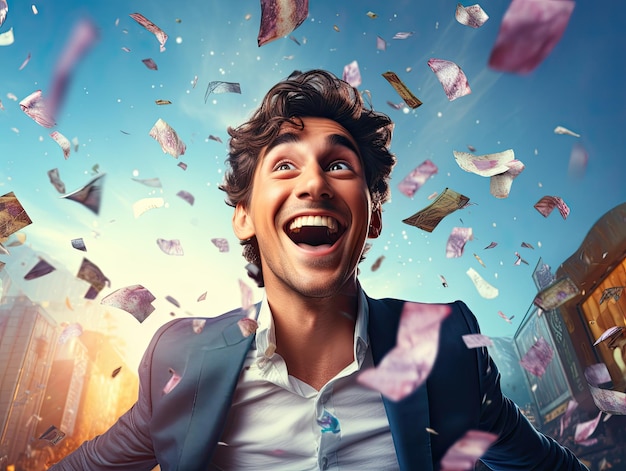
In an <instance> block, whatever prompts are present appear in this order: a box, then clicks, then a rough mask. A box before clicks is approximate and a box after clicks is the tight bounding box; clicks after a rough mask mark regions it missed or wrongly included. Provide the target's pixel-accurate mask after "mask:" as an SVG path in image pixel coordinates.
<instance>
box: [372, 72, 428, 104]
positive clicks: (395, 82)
mask: <svg viewBox="0 0 626 471" xmlns="http://www.w3.org/2000/svg"><path fill="white" fill-rule="evenodd" d="M382 75H383V77H384V78H385V80H387V82H389V84H390V85H391V86H392V87H393V88H394V90H395V91H396V92H398V95H400V98H402V99H403V100H404V102H405V103H406V105H407V106H408V107H409V108H413V109H415V108H417V107H419V106H420V105H421V104H422V102H421V101H420V100H419V99H418V98H417V97H416V96H415V95H413V93H411V90H409V88H408V87H407V86H406V85H405V84H404V82H403V81H402V80H400V78H399V77H398V76H397V75H396V74H395V73H394V72H385V73H384V74H382Z"/></svg>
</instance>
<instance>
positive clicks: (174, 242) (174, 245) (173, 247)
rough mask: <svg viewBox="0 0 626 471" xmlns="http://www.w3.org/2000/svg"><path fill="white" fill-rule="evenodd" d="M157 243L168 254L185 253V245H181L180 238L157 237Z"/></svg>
mask: <svg viewBox="0 0 626 471" xmlns="http://www.w3.org/2000/svg"><path fill="white" fill-rule="evenodd" d="M157 245H158V246H159V248H160V249H161V251H162V252H163V253H165V254H167V255H175V256H182V255H184V251H183V247H182V245H180V240H178V239H171V240H167V239H157Z"/></svg>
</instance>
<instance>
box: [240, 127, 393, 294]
mask: <svg viewBox="0 0 626 471" xmlns="http://www.w3.org/2000/svg"><path fill="white" fill-rule="evenodd" d="M302 121H303V123H304V129H300V128H298V127H294V126H292V125H290V124H285V125H283V127H282V129H281V131H280V133H279V134H278V136H277V138H276V139H275V140H274V142H273V143H271V144H270V145H269V146H268V147H267V148H266V149H264V151H263V152H262V154H261V156H260V159H259V162H258V164H257V168H256V171H255V174H254V178H253V187H252V194H251V199H250V204H249V205H248V206H247V207H245V206H244V205H243V204H239V205H238V206H237V208H236V209H235V215H234V217H233V227H234V229H235V233H236V234H237V236H238V237H239V238H240V239H247V238H250V237H253V236H256V239H257V242H258V246H259V252H260V256H261V262H262V265H263V278H264V281H265V286H266V288H268V289H271V288H273V287H275V288H278V289H281V290H289V291H296V292H299V293H301V294H303V295H305V296H311V297H326V296H331V295H333V294H335V293H338V292H339V291H342V290H343V289H353V288H354V287H355V286H356V283H355V281H356V267H357V264H358V261H359V258H360V256H361V253H362V250H363V246H364V244H365V239H366V238H367V237H368V235H369V236H370V237H377V236H378V234H379V233H380V229H381V218H380V210H378V209H376V210H374V211H372V201H371V197H370V193H369V189H368V187H367V181H366V179H365V172H364V169H363V164H362V161H361V158H360V157H359V155H358V150H357V149H358V148H357V145H356V143H355V142H354V140H353V139H352V137H351V136H350V134H349V133H348V131H346V130H345V129H344V128H343V127H342V126H341V125H339V124H338V123H337V122H335V121H332V120H330V119H325V118H303V119H302ZM370 223H371V226H370Z"/></svg>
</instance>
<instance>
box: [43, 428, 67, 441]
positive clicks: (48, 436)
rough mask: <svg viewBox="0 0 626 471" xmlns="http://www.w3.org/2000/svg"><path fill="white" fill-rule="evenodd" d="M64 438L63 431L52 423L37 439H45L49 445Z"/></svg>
mask: <svg viewBox="0 0 626 471" xmlns="http://www.w3.org/2000/svg"><path fill="white" fill-rule="evenodd" d="M64 438H65V432H62V431H61V430H60V429H58V428H56V427H55V426H54V425H51V426H50V427H48V429H47V430H46V431H45V432H44V433H42V434H41V436H40V437H39V440H45V441H47V442H48V443H50V444H51V445H57V444H58V443H59V442H60V441H61V440H63V439H64Z"/></svg>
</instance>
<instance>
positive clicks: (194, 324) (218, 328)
mask: <svg viewBox="0 0 626 471" xmlns="http://www.w3.org/2000/svg"><path fill="white" fill-rule="evenodd" d="M242 316H244V312H243V310H242V309H234V310H232V311H229V312H227V313H224V314H221V315H219V316H216V317H185V318H180V319H174V320H171V321H169V322H167V323H166V324H163V325H162V326H161V327H159V329H158V330H157V331H156V333H155V334H154V335H153V336H152V340H151V341H150V344H149V345H148V348H147V349H146V352H145V354H144V358H143V361H142V363H146V362H148V363H149V362H151V361H153V360H155V359H156V357H158V358H169V359H172V357H175V356H188V355H189V354H190V352H193V351H198V349H201V350H206V349H210V348H212V346H215V345H222V344H224V343H225V340H224V335H225V332H228V329H229V328H231V326H232V325H233V324H236V323H237V321H238V320H239V319H241V317H242ZM226 343H228V342H226Z"/></svg>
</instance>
